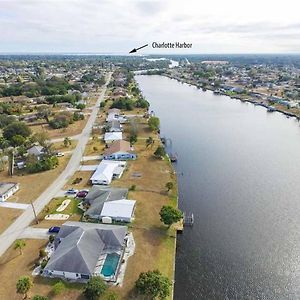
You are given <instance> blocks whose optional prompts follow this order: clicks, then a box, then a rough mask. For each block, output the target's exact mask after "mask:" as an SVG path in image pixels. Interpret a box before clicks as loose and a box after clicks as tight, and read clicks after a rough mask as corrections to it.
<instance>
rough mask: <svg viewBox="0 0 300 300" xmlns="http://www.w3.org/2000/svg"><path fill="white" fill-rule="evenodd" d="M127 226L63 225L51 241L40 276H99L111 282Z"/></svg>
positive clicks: (77, 223) (116, 274)
mask: <svg viewBox="0 0 300 300" xmlns="http://www.w3.org/2000/svg"><path fill="white" fill-rule="evenodd" d="M127 234H128V232H127V227H126V226H115V225H102V224H94V223H85V222H66V223H64V224H63V226H62V227H61V229H60V231H59V233H58V234H57V236H56V238H55V240H54V252H53V254H52V255H51V257H50V259H49V261H48V263H47V265H46V267H45V268H44V270H43V275H44V276H47V277H57V278H62V279H67V280H77V281H81V282H82V281H87V280H89V279H90V278H91V277H92V276H101V277H102V278H103V279H104V280H106V281H113V282H115V281H116V280H117V277H118V273H119V269H120V266H121V263H122V259H123V255H124V252H125V249H126V246H127Z"/></svg>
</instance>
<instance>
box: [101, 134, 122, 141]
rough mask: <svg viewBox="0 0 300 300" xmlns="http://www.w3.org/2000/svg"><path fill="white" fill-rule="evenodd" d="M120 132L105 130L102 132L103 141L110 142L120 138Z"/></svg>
mask: <svg viewBox="0 0 300 300" xmlns="http://www.w3.org/2000/svg"><path fill="white" fill-rule="evenodd" d="M122 138H123V135H122V132H106V133H105V134H104V141H105V143H112V142H114V141H118V140H122Z"/></svg>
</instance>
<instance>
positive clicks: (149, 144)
mask: <svg viewBox="0 0 300 300" xmlns="http://www.w3.org/2000/svg"><path fill="white" fill-rule="evenodd" d="M153 144H154V140H153V138H152V137H151V136H149V137H148V138H147V139H146V147H147V148H148V147H149V146H151V147H152V146H153Z"/></svg>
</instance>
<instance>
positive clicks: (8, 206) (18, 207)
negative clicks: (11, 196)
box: [0, 202, 30, 209]
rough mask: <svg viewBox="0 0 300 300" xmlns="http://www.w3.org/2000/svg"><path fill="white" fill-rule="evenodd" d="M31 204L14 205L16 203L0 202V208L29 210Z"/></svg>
mask: <svg viewBox="0 0 300 300" xmlns="http://www.w3.org/2000/svg"><path fill="white" fill-rule="evenodd" d="M29 206H30V204H23V203H14V202H0V207H6V208H15V209H27V208H28V207H29Z"/></svg>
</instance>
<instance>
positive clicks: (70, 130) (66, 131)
mask: <svg viewBox="0 0 300 300" xmlns="http://www.w3.org/2000/svg"><path fill="white" fill-rule="evenodd" d="M87 120H88V117H86V118H85V119H84V120H80V121H77V122H74V123H73V124H71V125H69V126H68V127H67V128H60V129H52V128H50V126H48V125H36V126H30V128H31V130H32V131H33V132H34V133H36V132H41V131H46V132H47V134H48V136H49V138H50V139H53V138H62V137H70V136H72V135H77V134H80V133H81V132H82V130H83V128H84V126H85V124H86V122H87Z"/></svg>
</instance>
